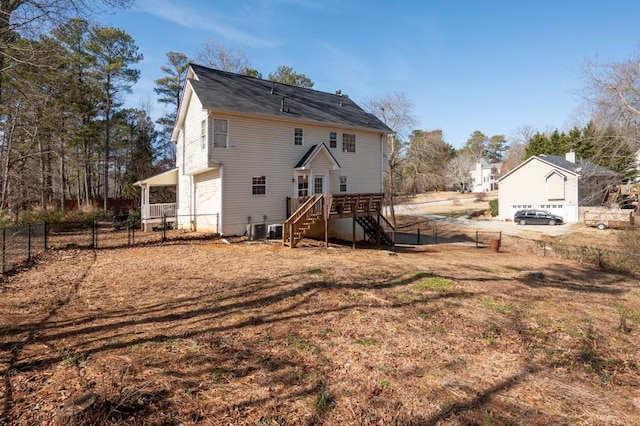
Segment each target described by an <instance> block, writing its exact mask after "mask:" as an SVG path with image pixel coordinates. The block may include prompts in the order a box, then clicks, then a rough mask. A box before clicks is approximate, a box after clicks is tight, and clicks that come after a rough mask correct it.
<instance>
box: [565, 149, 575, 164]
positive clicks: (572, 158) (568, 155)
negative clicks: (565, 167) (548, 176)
mask: <svg viewBox="0 0 640 426" xmlns="http://www.w3.org/2000/svg"><path fill="white" fill-rule="evenodd" d="M564 159H565V160H567V161H568V162H570V163H573V164H575V163H576V153H575V152H573V151H569V152H567V153H566V154H564Z"/></svg>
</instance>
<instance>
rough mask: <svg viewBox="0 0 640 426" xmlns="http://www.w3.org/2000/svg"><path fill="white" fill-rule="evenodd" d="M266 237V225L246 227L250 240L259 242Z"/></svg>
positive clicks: (254, 224) (256, 224)
mask: <svg viewBox="0 0 640 426" xmlns="http://www.w3.org/2000/svg"><path fill="white" fill-rule="evenodd" d="M266 236H267V225H265V224H264V223H252V224H249V225H247V237H249V239H250V240H261V239H263V238H265V237H266Z"/></svg>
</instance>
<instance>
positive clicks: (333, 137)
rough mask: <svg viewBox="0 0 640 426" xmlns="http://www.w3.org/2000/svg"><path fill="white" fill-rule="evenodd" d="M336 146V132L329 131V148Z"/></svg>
mask: <svg viewBox="0 0 640 426" xmlns="http://www.w3.org/2000/svg"><path fill="white" fill-rule="evenodd" d="M337 147H338V134H337V133H336V132H329V148H337Z"/></svg>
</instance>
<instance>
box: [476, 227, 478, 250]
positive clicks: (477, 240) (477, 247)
mask: <svg viewBox="0 0 640 426" xmlns="http://www.w3.org/2000/svg"><path fill="white" fill-rule="evenodd" d="M476 248H478V231H476Z"/></svg>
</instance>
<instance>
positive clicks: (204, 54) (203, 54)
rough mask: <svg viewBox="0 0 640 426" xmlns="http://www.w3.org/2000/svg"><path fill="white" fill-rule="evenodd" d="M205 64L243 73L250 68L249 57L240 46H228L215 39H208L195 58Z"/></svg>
mask: <svg viewBox="0 0 640 426" xmlns="http://www.w3.org/2000/svg"><path fill="white" fill-rule="evenodd" d="M195 60H196V62H198V63H199V64H202V65H204V66H207V67H210V68H215V69H218V70H221V71H229V72H234V73H242V72H243V71H244V70H247V69H249V58H248V57H247V55H246V54H245V53H244V52H243V51H242V50H241V49H238V48H235V49H233V48H228V47H227V46H225V45H223V44H222V43H220V42H218V41H215V40H207V41H206V42H205V43H204V45H203V46H202V49H201V50H200V51H199V52H198V54H197V55H196V58H195Z"/></svg>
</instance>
